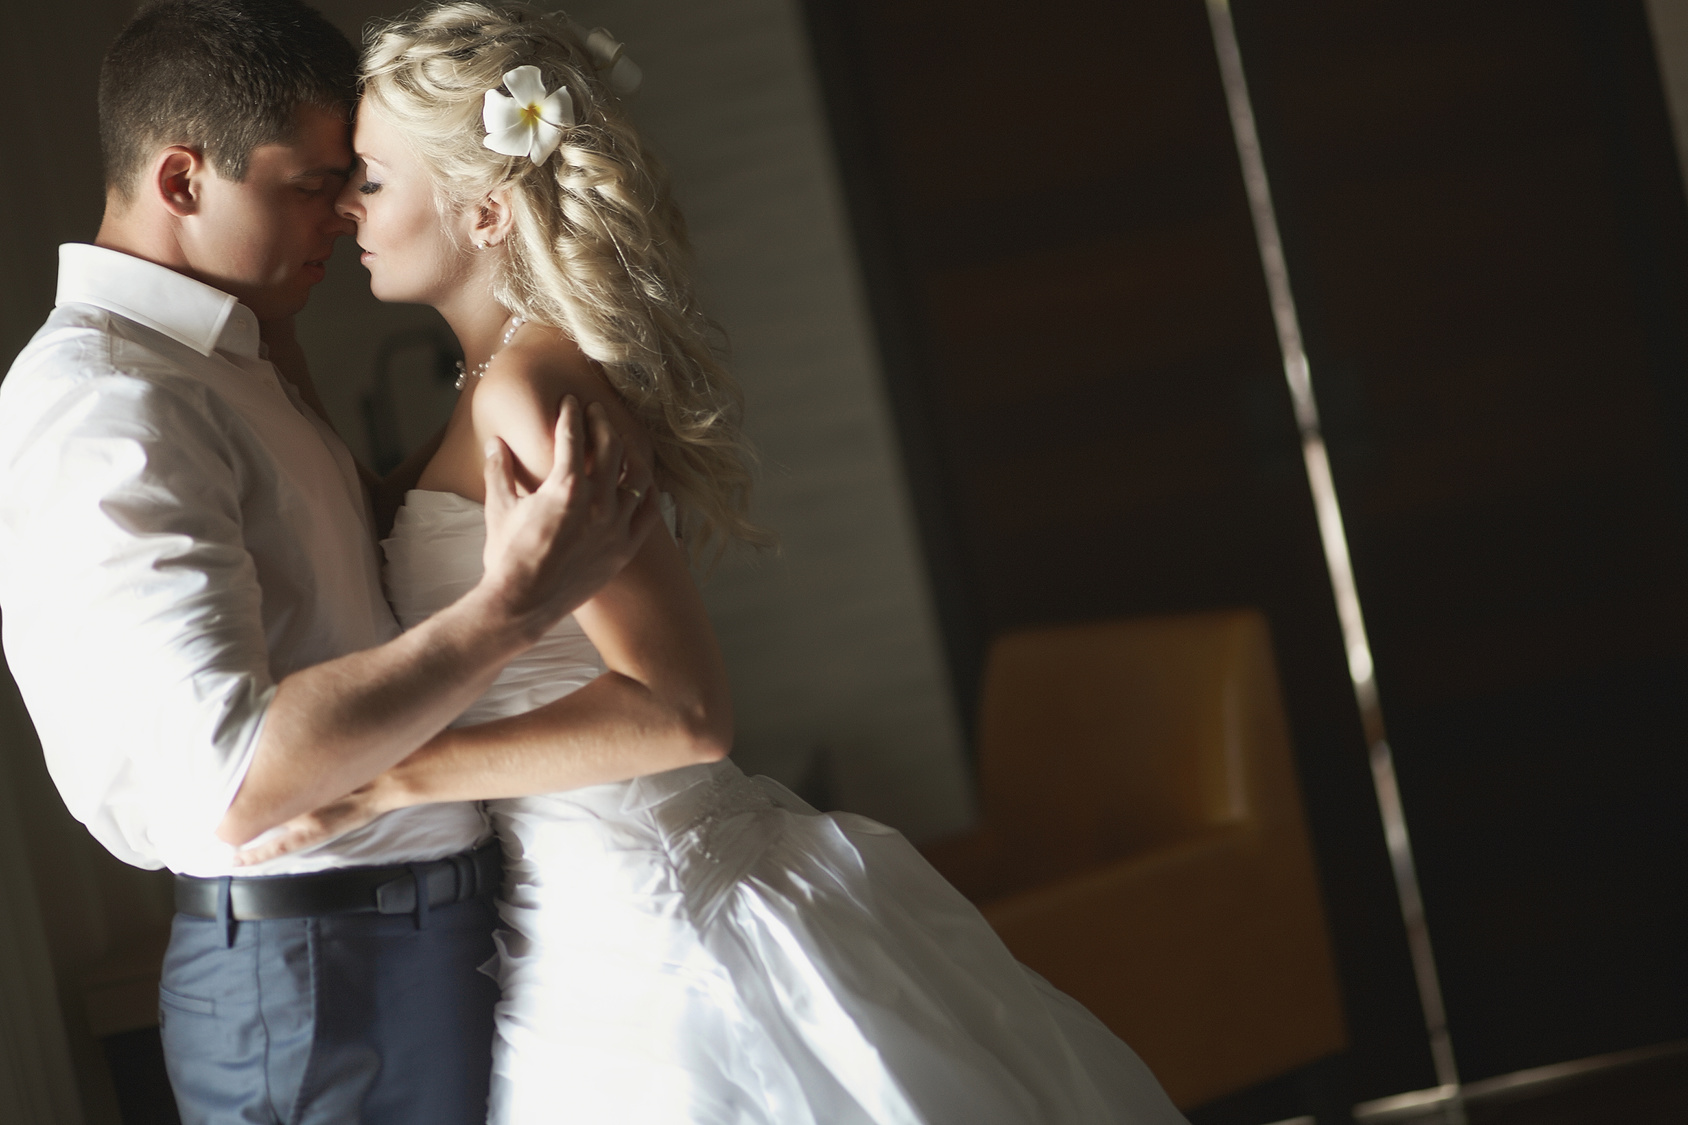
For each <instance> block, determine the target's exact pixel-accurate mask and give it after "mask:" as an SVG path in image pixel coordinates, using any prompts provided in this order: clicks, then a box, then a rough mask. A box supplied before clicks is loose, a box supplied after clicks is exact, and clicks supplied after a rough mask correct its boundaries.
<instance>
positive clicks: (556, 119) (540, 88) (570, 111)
mask: <svg viewBox="0 0 1688 1125" xmlns="http://www.w3.org/2000/svg"><path fill="white" fill-rule="evenodd" d="M504 88H505V89H506V90H508V91H510V92H509V94H501V93H499V92H498V91H497V90H488V91H487V92H486V102H485V104H484V105H483V106H482V107H481V121H482V123H483V124H485V125H486V140H484V141H482V142H481V143H482V144H484V145H486V147H487V148H490V149H491V150H492V151H493V152H496V153H501V154H502V155H504V156H525V157H527V158H528V159H529V160H531V161H533V162H534V163H535V164H543V163H544V162H545V161H546V159H547V158H548V157H549V156H550V155H551V154H552V153H553V152H556V151H557V146H558V145H559V144H561V143H562V141H563V130H564V129H567V128H568V127H569V126H570V125H573V124H574V99H573V98H571V97H569V91H568V87H567V86H558V87H557V88H556V89H555V90H554V91H552V92H551V93H549V94H547V93H546V92H545V83H544V82H543V81H542V80H541V79H540V77H539V68H538V67H537V66H518V67H517V68H516V69H515V70H512V71H508V72H506V73H505V75H504Z"/></svg>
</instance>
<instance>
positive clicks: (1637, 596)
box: [1237, 0, 1688, 1078]
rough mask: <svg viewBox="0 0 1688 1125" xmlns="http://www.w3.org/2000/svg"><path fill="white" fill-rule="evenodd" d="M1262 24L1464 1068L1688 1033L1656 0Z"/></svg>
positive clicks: (1671, 375) (1685, 303) (1259, 14)
mask: <svg viewBox="0 0 1688 1125" xmlns="http://www.w3.org/2000/svg"><path fill="white" fill-rule="evenodd" d="M1237 16H1238V24H1239V32H1240V35H1241V39H1242V46H1243V51H1244V56H1245V60H1246V62H1247V64H1248V67H1249V71H1250V78H1251V85H1252V87H1253V88H1254V93H1255V99H1256V106H1257V110H1258V112H1259V116H1260V121H1261V127H1262V133H1263V145H1264V149H1265V152H1266V156H1267V161H1268V165H1269V170H1270V173H1271V175H1272V177H1273V182H1274V189H1275V193H1276V195H1277V198H1278V203H1279V208H1280V217H1281V218H1282V220H1283V222H1284V226H1285V235H1286V245H1287V253H1288V256H1289V260H1290V263H1291V269H1292V275H1293V278H1294V282H1295V285H1296V292H1297V298H1298V301H1299V303H1300V304H1301V306H1302V311H1303V318H1304V326H1305V329H1306V336H1307V341H1308V350H1309V354H1310V358H1311V363H1312V368H1313V371H1314V374H1315V380H1316V382H1317V385H1318V387H1319V389H1320V399H1321V407H1322V409H1323V411H1324V414H1325V417H1326V422H1327V433H1328V437H1329V443H1330V450H1331V456H1332V462H1333V468H1334V472H1335V476H1336V480H1337V486H1338V489H1339V491H1340V493H1341V495H1342V498H1343V500H1344V503H1345V507H1346V511H1347V519H1348V529H1349V534H1350V538H1351V543H1352V547H1353V554H1354V563H1355V569H1356V574H1357V578H1358V583H1359V588H1360V595H1361V598H1362V599H1363V601H1364V604H1365V607H1366V612H1367V616H1368V621H1369V624H1370V626H1371V630H1372V641H1373V645H1374V650H1375V656H1376V662H1377V668H1378V677H1379V684H1380V688H1381V692H1382V698H1383V703H1384V708H1385V712H1386V715H1387V716H1388V721H1389V723H1390V725H1391V729H1392V732H1393V740H1392V741H1393V745H1394V749H1395V752H1396V755H1397V766H1398V769H1399V772H1400V777H1401V783H1402V787H1403V791H1404V797H1405V801H1406V806H1407V812H1408V816H1409V819H1410V821H1411V824H1412V830H1413V834H1414V842H1415V844H1416V846H1417V849H1418V853H1419V860H1420V865H1421V873H1422V877H1423V882H1424V892H1425V897H1426V901H1427V907H1428V911H1429V917H1430V924H1431V927H1432V933H1433V935H1434V937H1435V940H1436V948H1437V952H1438V954H1439V958H1440V961H1441V969H1442V979H1443V983H1444V986H1445V989H1446V993H1447V1001H1448V1006H1449V1013H1450V1020H1451V1027H1452V1031H1453V1035H1454V1042H1455V1049H1456V1051H1457V1052H1458V1054H1459V1057H1460V1060H1461V1062H1462V1070H1463V1071H1464V1073H1465V1074H1466V1076H1467V1077H1472V1078H1479V1077H1483V1076H1486V1075H1493V1074H1498V1073H1504V1072H1508V1071H1512V1070H1516V1069H1519V1068H1523V1067H1528V1066H1537V1065H1543V1064H1548V1063H1553V1062H1559V1061H1562V1060H1566V1059H1572V1058H1578V1057H1582V1056H1587V1055H1591V1054H1595V1053H1598V1052H1604V1051H1612V1050H1618V1049H1621V1048H1627V1047H1634V1046H1638V1045H1642V1044H1646V1043H1654V1042H1660V1041H1663V1040H1667V1039H1672V1038H1677V1037H1680V1036H1683V1035H1688V1014H1685V1013H1688V974H1684V973H1683V972H1682V970H1681V956H1680V954H1681V949H1682V947H1683V945H1684V943H1685V941H1688V911H1685V909H1684V906H1683V898H1682V896H1681V894H1680V888H1681V887H1682V886H1684V885H1685V884H1688V847H1685V846H1684V845H1685V844H1688V830H1685V828H1684V820H1683V818H1682V817H1681V815H1680V813H1679V811H1678V808H1679V798H1680V795H1681V793H1682V792H1683V791H1684V788H1685V783H1688V766H1685V763H1688V757H1685V756H1684V754H1683V753H1682V749H1681V748H1682V746H1683V745H1684V742H1685V739H1688V720H1685V717H1684V714H1683V708H1682V700H1683V698H1684V690H1685V688H1688V522H1685V520H1684V518H1683V517H1684V495H1685V494H1684V489H1683V481H1684V475H1683V468H1684V462H1683V458H1682V447H1683V437H1684V435H1685V434H1688V429H1685V427H1684V424H1683V423H1684V415H1683V411H1682V403H1683V400H1684V394H1685V391H1688V351H1685V349H1684V346H1683V333H1682V329H1683V325H1684V313H1688V284H1685V277H1684V272H1683V271H1684V265H1685V264H1688V213H1685V210H1684V206H1683V200H1682V191H1681V185H1680V180H1679V179H1678V176H1677V171H1676V167H1675V160H1674V152H1673V149H1672V145H1671V138H1670V133H1669V126H1668V122H1667V120H1666V118H1665V111H1664V103H1663V98H1662V95H1661V92H1660V90H1659V85H1658V79H1657V75H1656V73H1655V71H1654V64H1653V54H1652V50H1651V46H1650V43H1649V41H1648V37H1647V28H1646V23H1645V17H1644V14H1643V11H1642V8H1641V5H1640V4H1639V3H1574V2H1553V3H1544V2H1530V3H1524V2H1490V3H1483V4H1469V3H1454V2H1432V3H1419V4H1413V5H1404V4H1364V5H1360V4H1352V3H1344V2H1337V0H1296V2H1294V3H1265V2H1263V0H1261V2H1253V0H1246V2H1244V3H1241V4H1239V5H1238V10H1237Z"/></svg>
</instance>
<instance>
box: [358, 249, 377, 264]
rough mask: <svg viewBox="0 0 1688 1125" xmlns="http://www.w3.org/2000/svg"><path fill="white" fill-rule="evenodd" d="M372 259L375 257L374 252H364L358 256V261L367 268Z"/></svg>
mask: <svg viewBox="0 0 1688 1125" xmlns="http://www.w3.org/2000/svg"><path fill="white" fill-rule="evenodd" d="M374 257H375V251H373V250H365V251H364V252H363V253H361V254H359V255H358V261H360V262H362V263H363V264H364V265H366V266H367V265H368V264H369V262H370V259H371V258H374Z"/></svg>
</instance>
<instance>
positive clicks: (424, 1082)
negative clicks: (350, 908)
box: [159, 896, 498, 1125]
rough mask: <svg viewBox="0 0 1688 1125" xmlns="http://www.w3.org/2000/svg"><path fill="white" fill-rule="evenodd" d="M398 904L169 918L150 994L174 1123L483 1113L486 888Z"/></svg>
mask: <svg viewBox="0 0 1688 1125" xmlns="http://www.w3.org/2000/svg"><path fill="white" fill-rule="evenodd" d="M420 921H421V922H422V925H421V927H420V928H419V927H418V918H417V917H415V916H413V915H410V914H343V915H330V916H327V917H322V918H278V919H269V920H264V921H255V922H239V923H236V924H235V926H234V933H233V942H232V944H231V943H230V940H229V932H228V930H227V928H226V927H225V924H223V923H220V922H218V921H217V920H215V919H211V918H195V917H192V916H190V915H185V914H178V915H176V918H175V922H174V925H173V926H172V929H171V934H170V949H169V953H168V954H167V955H166V956H165V960H164V976H163V987H162V988H160V990H159V1024H160V1028H161V1030H162V1033H163V1038H164V1057H165V1064H166V1066H167V1068H168V1070H169V1072H170V1084H171V1086H172V1087H173V1088H174V1089H175V1092H176V1103H177V1105H178V1107H179V1108H180V1110H181V1114H182V1122H183V1125H235V1123H241V1125H258V1123H262V1125H354V1123H361V1125H484V1123H485V1121H486V1096H487V1086H488V1083H489V1080H490V1076H491V1070H492V1021H493V1006H494V1005H495V1004H496V1003H497V1002H498V986H497V985H496V984H494V983H493V981H492V980H491V979H490V978H489V977H487V976H485V975H484V974H482V973H480V972H478V971H477V969H478V968H479V966H480V965H482V964H483V963H485V962H486V961H487V960H488V959H490V958H491V957H492V956H493V953H494V949H493V944H492V931H493V928H494V925H495V923H496V916H495V913H494V910H493V906H492V899H491V897H490V896H485V897H482V898H477V899H470V900H468V901H465V902H459V903H455V904H453V905H450V906H436V907H434V908H433V909H431V910H428V911H427V912H426V913H425V914H424V915H423V916H422V917H421V919H420Z"/></svg>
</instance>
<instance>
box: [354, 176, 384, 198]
mask: <svg viewBox="0 0 1688 1125" xmlns="http://www.w3.org/2000/svg"><path fill="white" fill-rule="evenodd" d="M380 190H381V185H380V184H379V183H378V182H377V181H375V180H371V179H365V180H364V181H363V183H361V184H359V185H358V194H360V195H374V194H375V193H376V192H378V191H380Z"/></svg>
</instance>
